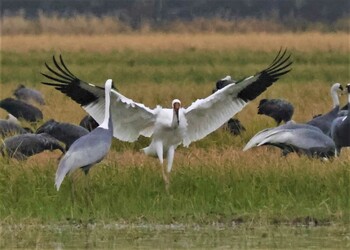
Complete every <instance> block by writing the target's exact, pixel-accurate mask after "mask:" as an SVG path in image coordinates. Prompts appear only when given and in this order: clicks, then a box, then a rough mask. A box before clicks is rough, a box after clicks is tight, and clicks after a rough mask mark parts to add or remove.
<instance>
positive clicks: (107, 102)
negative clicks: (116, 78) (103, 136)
mask: <svg viewBox="0 0 350 250" xmlns="http://www.w3.org/2000/svg"><path fill="white" fill-rule="evenodd" d="M110 102H111V97H110V89H109V88H107V87H106V88H105V118H104V119H103V122H102V123H101V124H100V126H99V127H100V128H104V129H108V121H109V116H110Z"/></svg>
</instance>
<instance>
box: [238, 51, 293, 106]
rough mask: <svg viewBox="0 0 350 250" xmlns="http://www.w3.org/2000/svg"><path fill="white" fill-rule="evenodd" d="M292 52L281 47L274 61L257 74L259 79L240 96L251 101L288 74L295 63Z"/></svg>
mask: <svg viewBox="0 0 350 250" xmlns="http://www.w3.org/2000/svg"><path fill="white" fill-rule="evenodd" d="M291 56H292V55H291V53H288V50H287V48H285V49H283V48H282V47H281V48H280V49H279V51H278V53H277V55H276V56H275V58H274V59H273V61H272V63H271V64H270V65H269V66H268V67H267V68H266V69H264V70H262V71H261V72H259V73H258V74H257V75H256V76H258V79H257V80H256V81H255V82H253V83H251V84H250V85H249V86H247V87H246V88H245V89H243V90H242V91H241V92H240V93H239V94H238V97H239V98H241V99H243V100H244V101H246V102H247V101H251V100H254V99H255V98H256V97H258V96H259V95H260V94H261V93H263V92H264V91H265V90H266V89H267V88H268V87H269V86H271V85H272V84H273V83H274V82H276V81H277V80H278V79H279V77H281V76H283V75H285V74H287V73H288V72H290V71H291V70H292V68H291V67H290V66H291V65H292V63H293V61H292V60H291Z"/></svg>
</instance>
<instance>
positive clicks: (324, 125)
mask: <svg viewBox="0 0 350 250" xmlns="http://www.w3.org/2000/svg"><path fill="white" fill-rule="evenodd" d="M339 90H340V91H342V90H343V87H342V86H341V85H340V83H334V84H333V85H332V87H331V96H332V100H333V109H332V110H331V111H329V112H328V113H326V114H324V115H320V116H317V117H315V118H313V119H312V120H311V121H308V122H307V124H309V125H312V126H315V127H318V128H319V129H321V130H322V132H323V133H325V134H326V135H328V136H330V134H331V126H332V122H333V120H334V119H335V118H337V117H338V112H339V97H338V93H337V91H339Z"/></svg>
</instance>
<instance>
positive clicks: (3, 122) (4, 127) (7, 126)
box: [0, 114, 32, 137]
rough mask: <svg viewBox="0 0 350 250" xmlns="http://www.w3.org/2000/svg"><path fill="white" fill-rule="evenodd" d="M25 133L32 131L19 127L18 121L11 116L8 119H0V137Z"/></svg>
mask: <svg viewBox="0 0 350 250" xmlns="http://www.w3.org/2000/svg"><path fill="white" fill-rule="evenodd" d="M25 133H32V131H31V129H30V128H23V127H21V125H20V124H19V121H18V120H17V119H16V118H15V117H14V116H12V115H11V114H9V118H8V119H0V137H7V136H11V135H15V134H25Z"/></svg>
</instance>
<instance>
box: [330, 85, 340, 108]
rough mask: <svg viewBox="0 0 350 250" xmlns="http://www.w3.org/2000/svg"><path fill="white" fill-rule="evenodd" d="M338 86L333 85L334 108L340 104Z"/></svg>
mask: <svg viewBox="0 0 350 250" xmlns="http://www.w3.org/2000/svg"><path fill="white" fill-rule="evenodd" d="M337 89H338V88H337V87H336V86H333V87H332V88H331V96H332V100H333V108H335V107H337V106H339V97H338V93H337Z"/></svg>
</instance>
